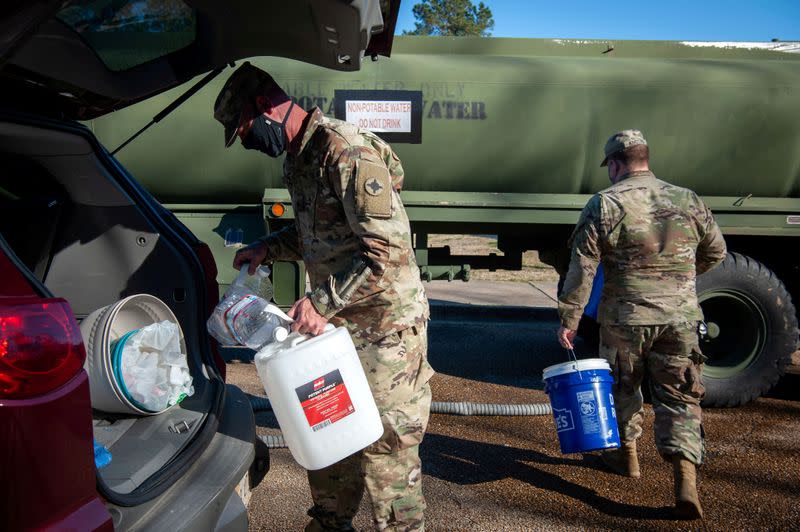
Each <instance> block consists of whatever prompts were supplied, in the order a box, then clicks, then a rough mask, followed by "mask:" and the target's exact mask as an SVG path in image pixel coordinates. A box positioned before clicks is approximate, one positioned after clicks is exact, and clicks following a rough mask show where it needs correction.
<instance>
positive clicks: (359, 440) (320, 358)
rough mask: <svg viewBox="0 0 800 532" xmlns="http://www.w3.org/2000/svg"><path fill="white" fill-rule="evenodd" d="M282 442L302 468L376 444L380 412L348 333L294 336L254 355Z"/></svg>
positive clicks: (315, 466)
mask: <svg viewBox="0 0 800 532" xmlns="http://www.w3.org/2000/svg"><path fill="white" fill-rule="evenodd" d="M254 361H255V364H256V368H257V369H258V376H259V377H260V378H261V382H262V383H263V384H264V389H265V391H266V392H267V396H268V397H269V402H270V404H271V405H272V410H273V412H274V413H275V417H276V418H277V419H278V424H279V425H280V427H281V430H282V431H283V438H284V440H285V441H286V445H287V446H288V447H289V450H290V451H291V453H292V456H293V457H294V459H295V460H296V461H297V463H299V464H300V465H301V466H303V467H304V468H306V469H322V468H323V467H327V466H329V465H331V464H334V463H336V462H338V461H339V460H341V459H343V458H345V457H347V456H350V455H351V454H353V453H355V452H357V451H359V450H361V449H363V448H364V447H367V446H368V445H370V444H372V443H375V442H376V441H377V440H378V439H379V438H380V437H381V435H382V434H383V424H382V423H381V418H380V414H379V413H378V408H377V407H376V406H375V400H374V399H373V398H372V392H371V391H370V388H369V383H368V382H367V377H366V375H364V369H363V368H362V367H361V361H360V360H359V358H358V354H357V353H356V350H355V347H354V346H353V341H352V339H351V338H350V334H349V333H348V332H347V329H345V328H343V327H338V328H335V329H334V328H333V326H332V325H329V326H328V327H326V332H324V333H322V334H321V335H319V336H314V337H307V336H303V335H300V334H297V333H292V334H290V335H289V337H288V338H287V339H286V340H284V341H282V342H272V343H270V344H267V345H266V346H265V347H264V348H263V349H261V350H260V351H259V352H257V353H256V355H255V359H254Z"/></svg>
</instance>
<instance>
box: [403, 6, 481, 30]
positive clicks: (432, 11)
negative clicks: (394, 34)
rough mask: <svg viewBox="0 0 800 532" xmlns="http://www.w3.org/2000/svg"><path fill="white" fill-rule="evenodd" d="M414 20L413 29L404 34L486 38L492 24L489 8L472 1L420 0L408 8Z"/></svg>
mask: <svg viewBox="0 0 800 532" xmlns="http://www.w3.org/2000/svg"><path fill="white" fill-rule="evenodd" d="M412 12H413V13H414V17H415V18H416V19H417V20H416V22H415V23H414V24H415V26H416V27H415V28H414V30H413V31H404V32H403V34H404V35H442V36H444V35H451V36H457V37H460V36H464V35H480V36H481V37H489V36H490V35H491V33H490V31H489V30H491V29H492V28H493V27H494V19H493V18H492V11H491V10H490V9H489V7H488V6H487V5H486V4H484V3H483V2H478V5H477V6H476V5H475V4H474V3H473V2H472V0H422V1H421V2H419V3H418V4H416V5H414V8H413V9H412Z"/></svg>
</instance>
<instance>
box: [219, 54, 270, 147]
mask: <svg viewBox="0 0 800 532" xmlns="http://www.w3.org/2000/svg"><path fill="white" fill-rule="evenodd" d="M271 83H275V81H274V80H273V79H272V76H270V75H269V74H267V73H266V72H264V71H263V70H261V69H260V68H258V67H255V66H253V65H251V64H250V62H249V61H246V62H245V63H244V64H243V65H242V66H240V67H239V68H237V69H236V71H235V72H234V73H233V74H231V76H230V77H229V78H228V81H226V82H225V85H224V86H223V87H222V90H220V91H219V95H218V96H217V100H216V101H215V102H214V118H216V119H217V120H219V121H220V122H221V123H222V125H223V126H225V147H226V148H228V147H229V146H230V145H231V144H233V141H234V140H236V130H237V129H239V121H240V119H241V116H242V105H243V104H244V102H246V101H247V100H248V99H251V98H253V97H254V96H255V95H256V93H257V92H258V90H259V89H261V88H263V87H264V86H265V85H268V84H271Z"/></svg>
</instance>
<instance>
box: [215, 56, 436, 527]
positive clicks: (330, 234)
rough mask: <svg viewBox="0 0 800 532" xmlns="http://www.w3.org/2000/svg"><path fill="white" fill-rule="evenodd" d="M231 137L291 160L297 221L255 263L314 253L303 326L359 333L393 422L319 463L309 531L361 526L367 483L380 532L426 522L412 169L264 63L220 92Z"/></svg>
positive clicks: (299, 312) (421, 328)
mask: <svg viewBox="0 0 800 532" xmlns="http://www.w3.org/2000/svg"><path fill="white" fill-rule="evenodd" d="M214 117H215V118H216V119H217V120H219V121H220V122H222V124H223V125H225V143H226V146H230V145H231V144H232V143H233V142H234V141H235V139H236V137H237V136H238V137H240V138H241V139H242V145H243V146H244V147H245V148H248V149H250V148H255V149H259V150H261V151H263V152H265V153H267V154H268V155H272V156H277V155H280V153H282V152H283V150H284V148H285V149H286V151H287V155H286V160H285V162H284V175H285V183H286V187H287V188H288V189H289V192H290V194H291V198H292V206H293V207H294V211H295V223H294V224H293V225H292V226H290V227H287V228H285V229H283V230H281V231H278V232H275V233H272V234H269V235H267V236H265V237H264V238H262V239H260V240H258V241H256V242H254V243H253V244H251V245H250V246H248V247H246V248H243V249H242V250H239V251H238V252H237V254H236V258H235V260H234V268H238V267H239V266H240V265H241V264H243V263H245V262H248V261H249V262H250V264H251V267H250V268H251V270H254V269H255V267H256V265H257V264H258V263H263V262H272V261H275V260H303V261H304V263H305V265H306V268H307V270H308V274H309V278H310V281H311V292H310V293H309V294H308V295H307V296H306V297H304V298H302V299H300V300H299V301H298V302H296V303H295V304H294V306H293V307H292V309H291V310H290V311H289V314H290V315H291V316H292V317H293V318H294V319H295V323H294V324H293V326H292V327H293V329H294V330H295V331H299V332H301V333H311V334H319V333H320V332H322V329H323V327H324V326H325V324H326V323H328V322H330V323H333V324H334V325H337V326H344V327H347V329H348V330H349V331H350V334H351V336H352V338H353V341H354V343H355V345H356V350H357V351H358V354H359V357H360V359H361V363H362V365H363V367H364V371H365V373H366V375H367V379H368V381H369V383H370V388H371V390H372V393H373V395H374V397H375V402H376V403H377V405H378V409H379V411H380V414H381V420H382V422H383V425H384V433H383V436H382V437H381V438H380V440H378V441H377V442H376V443H375V444H373V445H371V446H370V447H367V448H366V449H365V450H364V451H362V452H359V453H356V454H354V455H352V456H350V457H348V458H346V459H344V460H342V461H341V462H339V463H337V464H334V465H332V466H330V467H328V468H325V469H322V470H319V471H309V472H308V479H309V484H310V486H311V494H312V497H313V500H314V506H313V507H312V508H311V509H310V510H309V515H310V516H311V517H312V521H311V522H310V523H309V525H308V527H307V530H351V529H352V519H353V516H354V515H355V514H356V512H357V510H358V506H359V502H360V501H361V497H362V493H363V490H364V487H365V486H366V488H367V492H368V493H369V496H370V498H371V501H372V507H373V512H374V520H375V525H376V527H377V528H378V529H380V530H423V529H424V517H423V512H424V510H425V499H424V498H423V495H422V471H421V462H420V458H419V445H420V442H421V441H422V437H423V434H424V432H425V428H426V426H427V423H428V416H429V412H430V403H431V392H430V387H429V385H428V380H429V379H430V378H431V376H432V375H433V369H432V368H431V366H430V365H429V364H428V360H427V336H426V327H427V321H428V317H429V310H428V302H427V299H426V297H425V291H424V289H423V287H422V283H421V281H420V275H419V268H418V267H417V264H416V260H415V258H414V250H413V248H412V246H411V232H410V227H409V222H408V217H407V216H406V212H405V209H404V207H403V204H402V202H401V200H400V194H399V192H400V189H401V187H402V185H403V168H402V166H401V164H400V160H399V159H398V158H397V156H396V155H395V154H394V152H393V151H392V149H391V147H389V145H388V144H386V143H385V142H384V141H382V140H381V139H380V138H378V137H377V136H376V135H374V134H373V133H371V132H369V131H365V130H361V129H359V128H357V127H355V126H353V125H350V124H348V123H346V122H342V121H340V120H334V119H331V118H327V117H325V116H323V114H322V111H320V110H319V109H318V108H315V109H313V110H312V111H311V112H306V111H304V110H303V109H301V108H300V107H298V106H296V105H294V103H293V102H292V101H291V100H290V98H289V97H288V96H287V95H286V94H285V92H284V91H283V90H282V89H281V88H280V87H278V85H277V84H276V83H275V82H274V81H273V80H272V78H271V77H270V76H269V75H268V74H267V73H266V72H263V71H262V70H260V69H258V68H256V67H254V66H252V65H250V64H249V63H246V64H245V65H243V66H242V67H240V68H239V69H238V70H237V71H236V72H234V73H233V74H232V75H231V77H230V79H229V80H228V81H227V82H226V84H225V86H224V87H223V89H222V91H221V92H220V95H219V97H218V98H217V101H216V104H215V108H214Z"/></svg>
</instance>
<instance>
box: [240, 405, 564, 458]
mask: <svg viewBox="0 0 800 532" xmlns="http://www.w3.org/2000/svg"><path fill="white" fill-rule="evenodd" d="M248 397H249V398H250V405H251V406H252V407H253V412H261V411H265V410H271V409H272V407H271V406H270V404H269V399H267V398H266V397H258V396H255V395H248ZM551 412H552V410H551V409H550V405H549V404H548V403H530V404H521V405H514V404H488V403H465V402H441V401H434V402H433V403H431V413H432V414H456V415H460V416H546V415H548V414H550V413H551ZM258 439H260V440H261V441H262V442H264V444H265V445H266V446H267V447H269V448H270V449H281V448H284V447H286V442H285V441H284V439H283V435H281V434H267V435H264V436H261V435H259V436H258Z"/></svg>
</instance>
